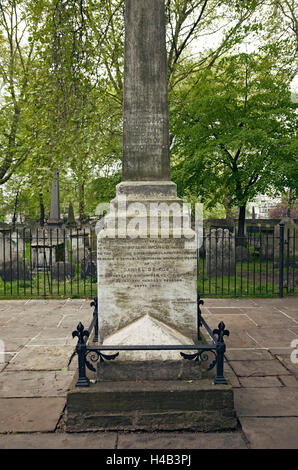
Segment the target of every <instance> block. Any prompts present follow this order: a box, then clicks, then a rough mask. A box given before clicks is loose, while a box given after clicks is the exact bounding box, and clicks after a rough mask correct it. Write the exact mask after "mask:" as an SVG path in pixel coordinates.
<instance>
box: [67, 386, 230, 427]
mask: <svg viewBox="0 0 298 470" xmlns="http://www.w3.org/2000/svg"><path fill="white" fill-rule="evenodd" d="M236 426H237V419H236V416H235V411H234V400H233V391H232V387H231V386H230V385H216V386H214V385H211V381H210V380H208V379H206V380H193V381H191V382H186V381H182V380H171V381H167V380H165V381H148V382H147V381H145V382H144V381H143V382H135V381H132V382H129V381H118V382H115V381H114V382H101V383H97V384H96V385H92V387H90V388H87V389H75V388H73V387H72V388H71V390H70V392H69V393H68V395H67V416H66V430H67V432H78V431H80V432H82V431H100V430H103V431H113V430H114V431H123V430H125V431H137V430H145V431H157V430H158V431H175V430H194V431H205V432H207V431H221V430H228V429H235V428H236Z"/></svg>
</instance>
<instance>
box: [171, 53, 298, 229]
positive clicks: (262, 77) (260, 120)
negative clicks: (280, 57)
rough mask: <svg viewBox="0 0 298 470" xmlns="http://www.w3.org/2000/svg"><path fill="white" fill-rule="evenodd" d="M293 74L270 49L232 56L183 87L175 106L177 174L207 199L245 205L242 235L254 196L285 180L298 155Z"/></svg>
mask: <svg viewBox="0 0 298 470" xmlns="http://www.w3.org/2000/svg"><path fill="white" fill-rule="evenodd" d="M286 77H287V73H286V70H284V71H283V73H281V72H279V71H276V70H275V68H274V59H273V58H271V61H269V59H268V56H267V55H265V56H262V55H260V54H244V53H242V54H238V55H235V56H230V57H224V58H222V59H221V60H220V61H218V62H217V64H216V66H215V67H214V68H213V69H212V70H208V71H207V72H206V73H205V74H203V75H201V76H200V78H199V80H198V81H192V82H190V83H189V86H188V88H187V89H185V88H182V89H181V91H180V96H178V94H177V99H178V98H179V102H178V104H177V105H176V106H175V107H173V109H172V113H171V116H172V118H171V122H172V132H173V135H174V136H175V138H174V147H173V164H174V171H173V173H174V179H175V178H176V180H177V182H178V183H179V182H180V181H182V186H183V187H184V188H185V187H187V186H189V187H190V188H192V190H193V191H195V192H196V193H197V194H200V195H201V196H202V198H203V200H204V199H205V200H206V199H207V200H208V197H209V198H210V197H211V200H213V203H216V202H222V201H223V200H224V199H226V198H228V200H230V201H232V202H233V204H234V205H237V206H238V207H239V221H238V236H239V237H243V235H244V223H245V209H246V204H247V202H248V201H250V200H252V199H253V198H254V196H255V195H256V194H257V193H259V192H261V193H264V192H266V190H267V189H268V188H270V187H272V186H274V183H275V184H276V182H277V181H279V182H280V181H281V178H280V172H283V169H284V163H283V162H286V161H292V162H293V161H294V156H295V154H297V141H296V140H295V137H296V132H297V113H295V110H297V103H294V102H293V101H292V100H291V92H290V89H289V84H288V83H287V81H286ZM280 184H281V183H280Z"/></svg>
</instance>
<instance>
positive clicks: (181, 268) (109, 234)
mask: <svg viewBox="0 0 298 470" xmlns="http://www.w3.org/2000/svg"><path fill="white" fill-rule="evenodd" d="M171 205H173V206H172V209H173V210H171ZM111 209H112V211H111V213H110V214H109V215H108V216H107V218H106V220H105V227H104V229H103V230H102V231H101V232H100V233H99V234H98V305H99V334H100V342H103V343H104V344H114V345H115V344H117V343H118V344H119V342H118V340H119V338H113V337H112V340H113V341H112V343H111V342H109V343H105V342H106V341H111V338H110V337H111V335H114V334H115V333H116V332H117V331H118V330H121V329H123V328H128V330H127V334H126V338H127V341H130V342H129V343H125V344H145V343H144V342H143V343H140V340H141V339H140V334H139V332H140V331H142V333H143V332H144V331H149V330H151V327H156V325H158V327H156V331H157V330H158V334H157V338H159V341H161V343H159V344H167V341H168V340H169V336H171V335H172V337H175V333H173V332H174V331H176V337H175V341H176V344H187V343H188V344H190V343H191V342H192V341H193V339H194V338H195V337H196V331H197V324H196V315H197V307H196V298H197V289H196V275H197V273H196V247H195V233H194V232H193V231H192V230H191V229H190V221H189V218H188V216H187V215H184V217H182V215H183V208H182V201H181V200H180V199H179V198H177V196H176V186H175V185H174V183H171V182H166V183H163V182H157V183H155V184H151V183H150V182H148V183H139V184H138V183H137V184H133V182H129V183H121V184H120V185H118V187H117V197H116V199H114V200H113V201H112V202H111ZM138 319H142V321H141V324H140V328H137V327H135V325H134V323H133V322H135V321H136V320H138ZM149 323H150V325H151V327H149V326H148V324H149ZM129 325H130V326H129ZM146 325H147V327H146ZM170 329H171V333H170V334H169V332H170ZM179 335H180V338H182V336H183V337H184V338H185V339H184V340H183V341H184V342H183V341H182V343H180V342H179V340H178V336H179ZM120 336H121V335H120ZM141 336H142V335H141ZM116 339H117V341H116ZM122 339H123V338H122ZM143 340H145V342H146V341H149V343H148V344H158V343H154V338H153V337H152V335H150V334H149V333H148V334H147V335H145V336H143ZM115 341H116V342H115ZM122 344H123V343H122ZM169 344H174V343H173V342H172V343H171V342H170V343H169Z"/></svg>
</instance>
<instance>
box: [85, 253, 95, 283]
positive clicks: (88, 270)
mask: <svg viewBox="0 0 298 470" xmlns="http://www.w3.org/2000/svg"><path fill="white" fill-rule="evenodd" d="M96 276H97V261H96V252H91V253H88V254H87V255H86V257H85V258H84V259H83V260H82V262H81V278H82V279H86V278H88V277H96Z"/></svg>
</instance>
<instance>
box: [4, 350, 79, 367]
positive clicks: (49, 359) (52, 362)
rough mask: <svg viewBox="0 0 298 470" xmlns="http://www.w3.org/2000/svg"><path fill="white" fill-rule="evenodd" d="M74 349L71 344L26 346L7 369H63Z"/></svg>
mask: <svg viewBox="0 0 298 470" xmlns="http://www.w3.org/2000/svg"><path fill="white" fill-rule="evenodd" d="M73 349H74V348H73V347H71V346H42V347H40V346H26V347H25V348H23V349H22V350H21V352H20V353H19V354H18V355H17V356H15V357H14V358H13V359H12V361H11V362H10V363H9V364H8V366H7V369H6V370H7V371H9V370H12V371H17V370H61V369H63V368H66V367H67V366H68V363H69V359H70V357H71V354H72V353H73Z"/></svg>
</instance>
